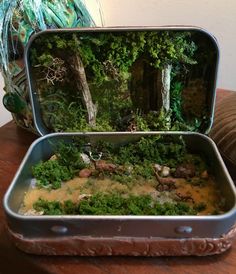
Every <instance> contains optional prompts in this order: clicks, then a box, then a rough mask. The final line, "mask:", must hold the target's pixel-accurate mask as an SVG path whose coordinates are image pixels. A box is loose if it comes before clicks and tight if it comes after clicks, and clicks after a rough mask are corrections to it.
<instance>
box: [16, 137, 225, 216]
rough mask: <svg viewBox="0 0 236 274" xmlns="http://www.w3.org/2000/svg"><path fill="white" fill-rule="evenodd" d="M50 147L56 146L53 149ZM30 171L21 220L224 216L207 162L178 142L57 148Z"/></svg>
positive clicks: (152, 139)
mask: <svg viewBox="0 0 236 274" xmlns="http://www.w3.org/2000/svg"><path fill="white" fill-rule="evenodd" d="M52 146H53V147H54V145H52ZM54 153H55V154H53V155H52V156H51V157H50V158H49V159H48V160H45V161H41V162H39V163H37V164H35V165H34V166H33V167H32V177H33V179H32V182H31V185H30V188H29V190H28V191H27V192H26V194H25V197H24V201H23V204H22V206H21V208H20V210H19V213H20V214H23V215H67V214H68V215H217V214H222V213H224V212H225V208H224V203H225V198H224V197H222V195H220V191H219V188H218V187H217V184H216V183H215V180H214V174H212V172H211V168H210V166H209V164H210V163H209V162H207V161H206V159H205V157H204V155H200V154H199V155H197V154H194V153H192V152H191V151H189V149H188V148H187V147H186V145H185V142H184V140H183V139H182V138H181V137H175V138H174V137H173V136H160V135H155V136H146V137H142V138H141V139H139V140H136V141H133V142H128V143H125V144H120V145H117V144H113V143H110V142H107V141H99V142H97V143H94V144H91V143H88V142H85V140H84V139H81V140H77V141H74V142H72V143H66V142H59V144H57V145H56V146H55V148H54Z"/></svg>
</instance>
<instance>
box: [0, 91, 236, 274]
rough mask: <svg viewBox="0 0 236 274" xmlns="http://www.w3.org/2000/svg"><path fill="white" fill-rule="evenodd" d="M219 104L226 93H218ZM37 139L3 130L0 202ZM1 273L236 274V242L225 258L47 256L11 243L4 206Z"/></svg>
mask: <svg viewBox="0 0 236 274" xmlns="http://www.w3.org/2000/svg"><path fill="white" fill-rule="evenodd" d="M218 95H219V96H218V101H219V99H221V97H222V95H224V96H225V95H226V94H225V91H222V90H221V92H220V94H218ZM36 138H37V136H35V135H33V134H31V133H29V132H27V131H25V130H23V129H20V128H17V127H16V126H15V124H14V123H13V122H10V123H8V124H6V125H5V126H3V127H1V128H0V199H1V200H2V198H3V195H4V193H5V192H6V190H7V188H8V186H9V185H10V183H11V181H12V179H13V176H14V174H15V172H16V170H17V168H18V166H19V164H20V162H21V160H22V159H23V156H24V154H25V152H26V151H27V149H28V147H29V145H30V144H31V143H32V142H33V141H34V140H35V139H36ZM0 218H1V222H0V274H8V273H16V274H21V273H22V274H28V273H29V274H37V273H40V274H43V273H55V274H61V273H63V274H67V273H68V274H69V273H70V274H77V273H79V274H82V273H92V274H98V273H110V274H113V273H114V274H123V273H124V274H125V273H138V274H144V273H145V274H152V273H169V274H171V273H174V274H176V273H177V274H178V273H181V274H184V273H186V274H191V273H202V274H208V273H214V274H217V273H219V274H223V273H230V274H236V241H235V242H234V244H233V246H232V248H231V249H230V250H229V251H227V252H225V253H224V254H221V255H215V256H209V257H156V258H144V257H65V256H60V257H47V256H35V255H28V254H25V253H23V252H22V251H19V250H18V249H17V248H16V247H15V246H14V244H13V243H12V242H11V241H10V240H9V238H8V236H7V233H6V230H5V226H6V221H5V216H4V212H3V206H2V203H1V205H0Z"/></svg>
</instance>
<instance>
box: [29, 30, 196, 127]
mask: <svg viewBox="0 0 236 274" xmlns="http://www.w3.org/2000/svg"><path fill="white" fill-rule="evenodd" d="M189 38H190V33H189V32H183V31H134V32H130V31H128V32H113V33H111V32H101V33H99V32H98V33H86V32H85V33H79V34H73V35H71V34H61V35H53V36H50V35H49V36H48V37H43V36H42V38H41V39H42V41H41V43H43V44H44V45H45V44H46V48H47V53H45V47H44V49H43V50H44V52H43V51H41V49H40V50H39V51H41V55H40V52H37V54H36V55H38V57H37V58H36V59H37V61H40V62H39V63H40V64H41V65H43V66H44V67H45V66H46V67H47V69H46V71H47V72H48V71H50V72H51V68H52V64H54V63H55V58H57V60H61V65H62V66H61V67H60V68H55V67H53V70H55V72H57V73H59V77H56V78H55V77H54V76H55V75H54V76H53V77H54V78H53V79H56V80H58V79H59V80H60V81H61V80H62V79H61V77H60V76H61V74H60V73H63V76H64V78H66V77H67V76H68V75H69V74H70V75H69V77H70V81H74V86H76V89H77V91H78V92H79V94H81V95H82V96H81V98H82V101H83V104H84V107H85V109H86V111H87V122H88V124H89V125H90V126H92V127H94V126H95V125H96V116H97V111H98V108H99V106H97V105H96V104H95V103H94V102H93V98H92V95H91V90H90V85H91V84H94V83H95V85H96V86H97V87H101V89H102V85H103V84H104V83H105V82H106V81H108V82H109V81H111V80H113V81H117V82H121V83H124V82H125V83H127V80H129V79H130V77H131V78H132V77H133V78H134V82H137V85H136V86H138V85H139V83H138V81H136V80H137V79H135V75H132V67H133V66H134V64H135V63H136V62H138V61H139V60H142V59H147V63H148V66H149V67H152V72H151V73H149V74H152V73H154V74H156V75H157V77H156V78H153V79H155V81H156V84H155V85H156V86H157V89H158V92H159V93H160V96H158V98H157V100H159V101H161V102H158V105H160V106H161V107H162V108H163V109H164V111H165V112H169V110H170V80H171V71H172V66H173V65H174V64H175V63H179V62H180V63H185V64H195V61H194V60H193V59H192V57H193V54H194V52H195V50H196V46H195V44H194V42H193V41H191V40H190V39H189ZM36 42H37V40H36ZM39 44H40V43H39ZM44 55H45V56H46V58H45V56H44ZM42 57H44V58H42ZM41 59H42V60H41ZM45 59H46V62H45ZM37 61H35V62H34V63H35V64H36V65H37ZM42 61H43V62H42ZM53 62H54V63H53ZM62 67H63V68H64V67H66V69H65V70H64V69H63V71H61V68H62ZM43 71H44V70H43ZM126 86H127V85H126ZM152 92H153V90H151V88H149V89H148V90H145V93H144V96H151V93H152ZM160 98H161V99H160Z"/></svg>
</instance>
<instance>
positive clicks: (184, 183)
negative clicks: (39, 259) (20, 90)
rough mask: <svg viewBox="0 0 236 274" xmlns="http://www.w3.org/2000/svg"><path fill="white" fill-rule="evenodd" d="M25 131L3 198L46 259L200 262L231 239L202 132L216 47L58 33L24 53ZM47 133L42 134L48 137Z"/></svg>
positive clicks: (228, 193) (231, 217)
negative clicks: (26, 139) (29, 138)
mask: <svg viewBox="0 0 236 274" xmlns="http://www.w3.org/2000/svg"><path fill="white" fill-rule="evenodd" d="M25 61H26V73H27V77H28V82H29V90H30V99H31V104H32V113H33V116H34V122H35V127H36V129H37V131H38V134H39V135H42V137H41V138H39V139H38V140H36V141H35V142H34V143H33V144H32V146H31V147H30V148H29V150H28V152H27V154H26V157H25V159H24V160H23V163H22V165H21V166H20V168H19V170H18V172H17V174H16V176H15V178H14V180H13V183H12V185H11V187H10V188H9V189H8V191H7V193H6V195H5V198H4V207H5V211H6V215H7V218H8V224H9V227H8V229H9V234H10V236H11V237H12V239H13V240H14V242H15V244H16V245H17V246H18V247H19V248H20V249H21V250H24V251H26V252H29V253H34V254H47V255H86V256H87V255H93V256H94V255H135V256H138V255H140V256H162V255H167V256H170V255H200V256H202V255H210V254H218V253H222V252H224V251H225V250H227V249H228V248H229V247H230V246H231V244H232V239H233V236H234V235H235V233H236V228H235V201H236V194H235V189H234V185H233V182H232V180H231V178H230V176H229V174H228V172H227V170H226V168H225V166H224V163H223V161H222V159H221V157H220V154H219V152H218V150H217V148H216V146H215V144H214V143H213V141H212V140H211V139H210V138H209V137H207V136H205V134H206V133H208V131H209V129H210V128H211V124H212V120H213V109H214V99H215V85H216V75H217V65H218V47H217V44H216V41H215V40H214V38H213V37H212V36H210V35H209V34H208V33H207V32H205V31H203V30H200V29H197V28H180V27H179V28H175V27H173V28H172V27H163V28H139V29H134V28H130V29H128V28H127V29H122V28H116V29H114V28H107V29H105V28H104V29H80V30H77V29H63V30H53V29H52V30H47V31H44V32H41V33H38V34H36V35H34V36H33V37H32V38H31V40H30V42H29V44H28V46H27V49H26V53H25ZM48 133H51V134H48Z"/></svg>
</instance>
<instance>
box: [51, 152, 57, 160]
mask: <svg viewBox="0 0 236 274" xmlns="http://www.w3.org/2000/svg"><path fill="white" fill-rule="evenodd" d="M49 160H52V161H55V160H57V155H55V154H53V155H52V156H51V157H50V159H49Z"/></svg>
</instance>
